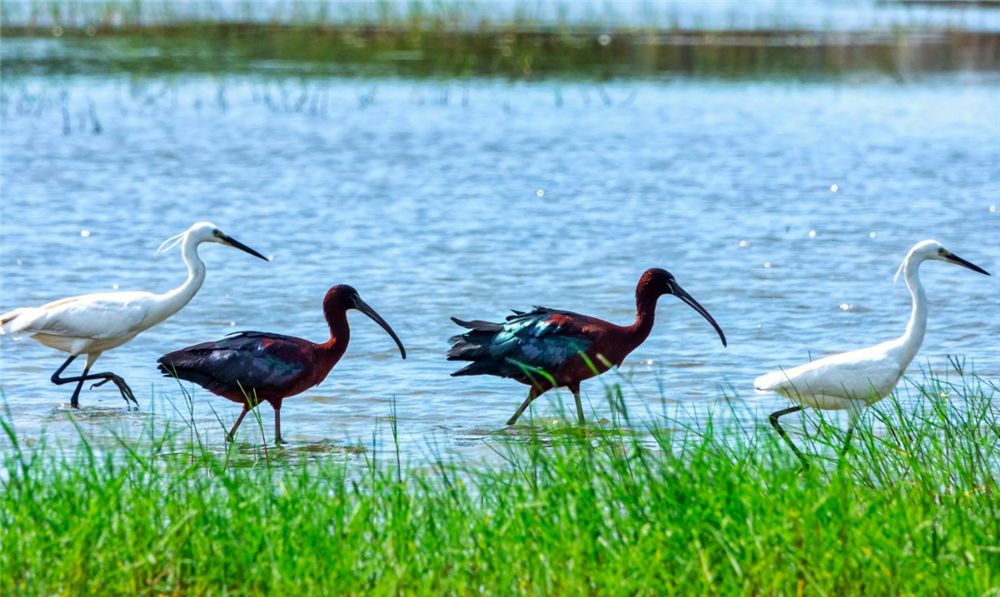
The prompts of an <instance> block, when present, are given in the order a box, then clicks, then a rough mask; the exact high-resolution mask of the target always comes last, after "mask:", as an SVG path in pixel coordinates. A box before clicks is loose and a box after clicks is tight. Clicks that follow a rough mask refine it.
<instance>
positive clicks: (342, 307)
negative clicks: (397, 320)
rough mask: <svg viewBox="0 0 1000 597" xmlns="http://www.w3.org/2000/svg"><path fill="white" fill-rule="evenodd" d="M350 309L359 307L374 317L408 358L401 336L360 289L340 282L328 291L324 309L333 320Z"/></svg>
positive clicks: (403, 355)
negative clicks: (368, 301) (336, 315)
mask: <svg viewBox="0 0 1000 597" xmlns="http://www.w3.org/2000/svg"><path fill="white" fill-rule="evenodd" d="M350 309H357V310H358V311H361V312H362V313H364V314H365V315H367V316H368V317H370V318H371V319H372V321H374V322H375V323H377V324H379V325H380V326H382V329H383V330H385V331H386V333H387V334H389V336H390V337H391V338H392V339H393V340H394V341H395V342H396V346H398V347H399V354H400V356H402V357H403V358H404V359H405V358H406V349H405V348H403V343H402V342H400V340H399V336H397V335H396V332H394V331H393V330H392V328H391V327H389V324H388V323H386V321H385V320H384V319H382V317H381V316H380V315H379V314H378V313H376V312H375V309H372V308H371V306H369V305H368V303H366V302H364V301H363V300H361V295H360V294H358V291H357V290H355V289H354V287H353V286H348V285H347V284H338V285H336V286H334V287H333V288H331V289H330V290H328V291H327V292H326V297H324V298H323V311H324V312H325V313H326V318H327V320H331V319H332V318H333V316H334V315H335V314H337V313H344V312H345V311H348V310H350Z"/></svg>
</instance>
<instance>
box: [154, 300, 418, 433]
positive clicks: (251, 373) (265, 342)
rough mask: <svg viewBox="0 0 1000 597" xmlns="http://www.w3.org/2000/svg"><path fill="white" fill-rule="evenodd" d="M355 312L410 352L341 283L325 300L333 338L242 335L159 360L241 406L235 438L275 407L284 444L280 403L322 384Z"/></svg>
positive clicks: (171, 372) (168, 371)
mask: <svg viewBox="0 0 1000 597" xmlns="http://www.w3.org/2000/svg"><path fill="white" fill-rule="evenodd" d="M350 309H357V310H358V311H361V312H362V313H364V314H365V315H367V316H368V317H371V318H372V319H373V320H375V323H377V324H379V325H380V326H382V328H383V329H384V330H385V331H386V332H388V334H389V335H390V336H392V339H393V340H395V341H396V344H397V345H398V346H399V353H400V355H402V357H403V358H404V359H405V358H406V349H405V348H403V343H402V342H400V341H399V337H397V336H396V333H395V332H394V331H392V328H391V327H389V324H388V323H386V322H385V320H384V319H382V318H381V317H380V316H379V314H378V313H376V312H375V310H374V309H372V308H371V307H369V306H368V304H367V303H365V302H364V301H363V300H361V297H360V296H359V295H358V291H357V290H355V289H354V288H352V287H350V286H347V285H345V284H341V285H338V286H334V287H333V288H331V289H330V290H329V291H328V292H327V293H326V297H325V298H324V299H323V313H324V314H325V315H326V322H327V324H329V326H330V339H329V340H327V341H326V342H324V343H322V344H314V343H312V342H310V341H309V340H305V339H303V338H295V337H292V336H282V335H281V334H270V333H267V332H238V333H236V334H232V335H230V336H227V337H226V338H223V339H222V340H219V341H218V342H205V343H203V344H196V345H194V346H189V347H188V348H183V349H181V350H177V351H174V352H171V353H168V354H165V355H163V356H162V357H160V359H159V361H157V362H158V363H159V364H160V365H159V369H160V371H162V372H163V374H164V375H166V376H170V377H178V378H180V379H184V380H187V381H191V382H194V383H196V384H198V385H200V386H201V387H203V388H205V389H206V390H208V391H210V392H212V393H214V394H218V395H219V396H222V397H223V398H226V399H228V400H232V401H233V402H238V403H240V404H242V405H243V412H241V413H240V416H239V418H238V419H236V424H235V425H233V428H232V429H231V430H230V431H229V434H228V438H229V439H230V440H232V439H233V435H234V434H235V433H236V429H237V428H238V427H239V426H240V423H242V422H243V417H245V416H246V414H247V412H249V411H250V409H252V408H253V407H255V406H257V405H258V404H260V403H261V402H267V403H269V404H270V405H271V407H272V408H274V440H275V441H276V442H279V443H280V442H282V441H283V440H282V439H281V402H282V400H284V399H285V398H287V397H289V396H294V395H296V394H299V393H301V392H304V391H306V390H308V389H309V388H311V387H313V386H315V385H318V384H319V383H320V382H322V381H323V380H324V379H326V376H327V374H329V373H330V369H333V366H334V365H336V364H337V361H339V360H340V357H342V356H344V351H345V350H347V343H348V342H349V341H350V339H351V329H350V327H349V326H348V324H347V311H348V310H350Z"/></svg>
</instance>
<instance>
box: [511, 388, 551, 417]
mask: <svg viewBox="0 0 1000 597" xmlns="http://www.w3.org/2000/svg"><path fill="white" fill-rule="evenodd" d="M541 394H542V392H541V391H539V390H538V388H537V387H535V386H531V389H530V390H528V397H527V398H525V399H524V402H522V403H521V406H520V407H519V408H518V409H517V412H516V413H514V416H512V417H511V418H510V419H508V420H507V425H508V426H510V425H513V424H514V423H517V420H518V419H519V418H520V417H521V414H522V413H523V412H524V411H525V410H526V409H527V408H528V406H529V405H530V404H531V402H532V401H533V400H534V399H535V398H538V397H539V396H540V395H541Z"/></svg>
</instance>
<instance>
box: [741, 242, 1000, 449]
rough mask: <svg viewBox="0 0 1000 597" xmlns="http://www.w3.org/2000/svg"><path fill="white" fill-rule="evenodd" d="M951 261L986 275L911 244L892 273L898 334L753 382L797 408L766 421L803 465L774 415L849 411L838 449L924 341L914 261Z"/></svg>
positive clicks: (923, 308) (936, 247)
mask: <svg viewBox="0 0 1000 597" xmlns="http://www.w3.org/2000/svg"><path fill="white" fill-rule="evenodd" d="M931 259H933V260H938V261H946V262H949V263H954V264H956V265H961V266H963V267H966V268H969V269H971V270H972V271H975V272H979V273H981V274H986V275H987V276H988V275H990V274H989V273H988V272H987V271H986V270H984V269H983V268H981V267H979V266H978V265H974V264H972V263H969V262H968V261H966V260H964V259H962V258H961V257H958V256H957V255H955V254H954V253H952V252H951V251H949V250H948V249H945V248H944V247H943V246H941V243H939V242H937V241H936V240H925V241H921V242H919V243H917V244H916V245H914V246H913V248H911V249H910V252H909V253H907V254H906V258H905V259H904V260H903V263H902V264H901V265H900V266H899V270H897V271H896V276H897V277H898V276H899V273H900V272H902V273H903V278H904V279H905V280H906V286H907V287H908V288H909V290H910V296H911V297H912V300H913V306H912V310H911V312H910V322H909V323H908V324H907V325H906V331H905V332H903V335H902V336H900V337H899V338H896V339H894V340H888V341H886V342H882V343H881V344H876V345H875V346H870V347H868V348H862V349H860V350H854V351H851V352H844V353H840V354H835V355H832V356H829V357H826V358H822V359H819V360H816V361H812V362H810V363H806V364H805V365H799V366H798V367H793V368H790V369H782V370H779V371H773V372H771V373H768V374H766V375H761V376H760V377H758V378H757V379H755V380H754V382H753V383H754V388H755V389H756V390H757V393H764V392H775V393H777V394H780V395H782V396H784V397H786V398H788V399H790V400H792V401H794V402H797V403H798V406H793V407H791V408H786V409H784V410H779V411H777V412H774V413H772V414H771V417H770V420H771V425H772V426H773V427H774V428H775V429H776V430H777V431H778V433H779V434H780V435H781V437H783V438H784V439H785V441H787V442H788V445H789V446H791V447H792V451H793V452H795V454H796V456H798V457H799V459H800V460H801V461H802V464H803V467H806V466H808V463H807V462H806V460H805V458H804V457H803V455H802V453H801V452H799V449H798V448H796V447H795V444H794V443H792V440H791V438H789V437H788V435H786V434H785V430H784V429H782V428H781V424H779V423H778V419H779V418H780V417H782V416H784V415H787V414H789V413H793V412H797V411H800V410H802V409H803V408H807V407H809V408H817V409H820V410H844V409H846V410H849V411H850V415H851V421H850V427H849V428H848V431H847V437H846V438H845V441H844V448H843V449H844V450H846V449H847V445H848V443H849V442H850V439H851V434H852V433H853V432H854V424H855V423H856V422H857V419H858V417H859V415H860V414H861V412H862V411H863V409H864V408H865V407H866V406H869V405H871V404H874V403H875V402H878V401H879V400H881V399H882V398H884V397H886V396H888V395H889V394H890V393H891V392H892V391H893V389H895V387H896V384H897V383H898V382H899V379H900V377H902V375H903V372H904V371H905V370H906V367H907V366H908V365H909V364H910V361H912V360H913V357H915V356H916V354H917V351H918V350H919V349H920V344H921V343H922V342H923V341H924V331H925V330H926V328H927V296H926V295H925V294H924V287H923V285H922V284H921V283H920V275H919V270H920V264H921V263H923V262H924V261H927V260H931Z"/></svg>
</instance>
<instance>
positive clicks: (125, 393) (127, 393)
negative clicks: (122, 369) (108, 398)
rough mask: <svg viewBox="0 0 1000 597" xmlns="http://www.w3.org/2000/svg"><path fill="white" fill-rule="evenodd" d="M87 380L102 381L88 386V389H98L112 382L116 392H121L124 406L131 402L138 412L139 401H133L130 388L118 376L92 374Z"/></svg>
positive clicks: (109, 373)
mask: <svg viewBox="0 0 1000 597" xmlns="http://www.w3.org/2000/svg"><path fill="white" fill-rule="evenodd" d="M87 378H88V379H101V380H103V381H99V382H97V383H95V384H94V385H92V386H90V389H94V388H99V387H101V386H103V385H104V384H106V383H108V382H109V381H112V382H114V384H115V385H116V386H118V391H119V392H121V395H122V400H124V401H125V404H128V402H129V400H131V401H132V402H133V403H134V404H135V409H136V410H139V401H138V400H136V399H135V394H133V393H132V388H130V387H128V384H127V383H125V380H124V379H122V377H121V376H120V375H116V374H114V373H112V372H110V371H105V372H103V373H94V374H92V375H89V376H87Z"/></svg>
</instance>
